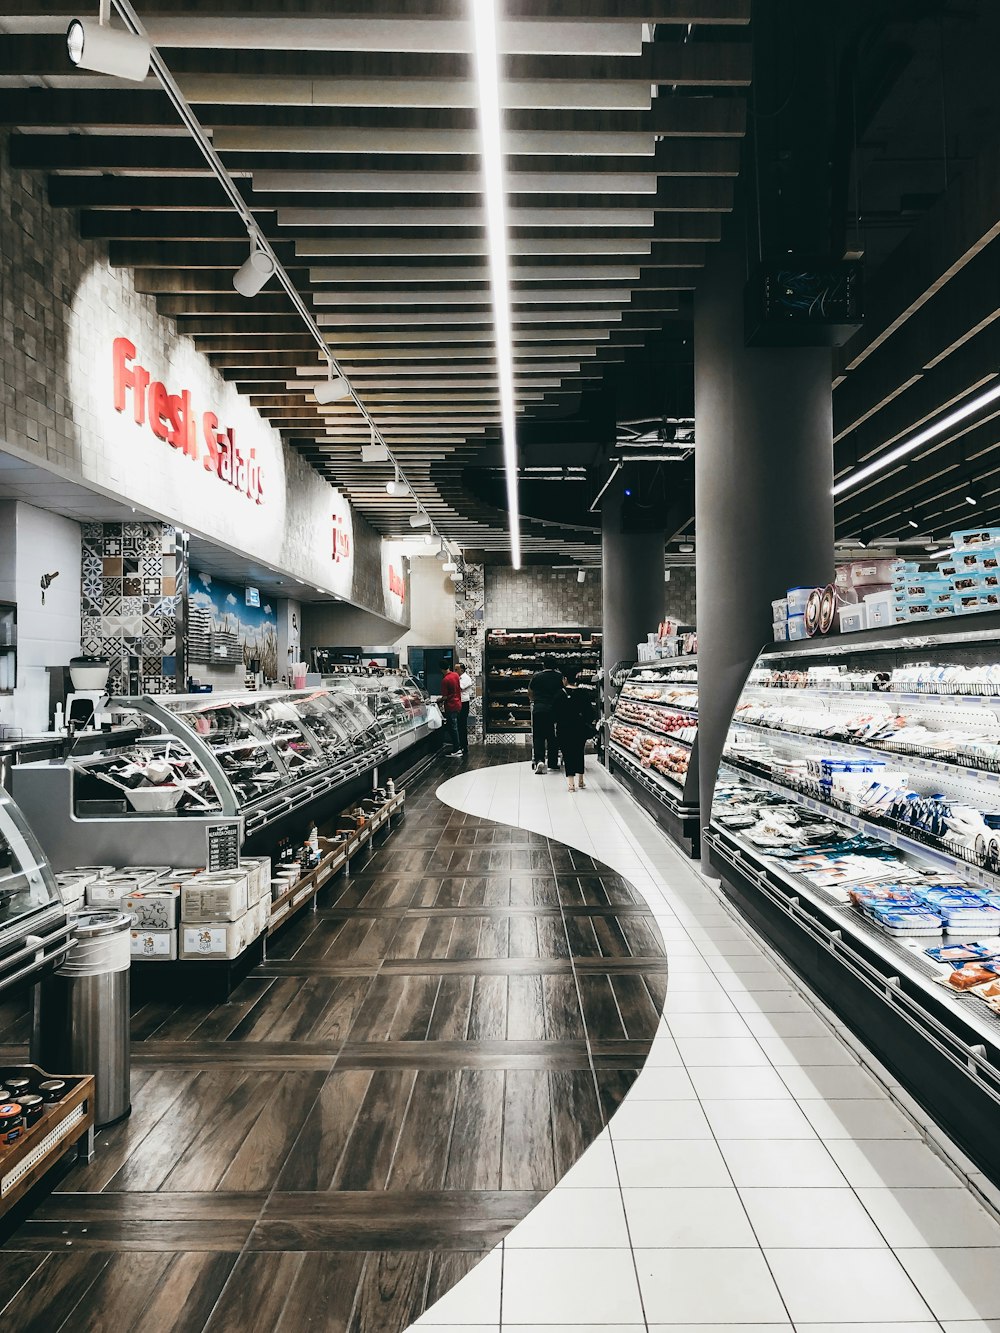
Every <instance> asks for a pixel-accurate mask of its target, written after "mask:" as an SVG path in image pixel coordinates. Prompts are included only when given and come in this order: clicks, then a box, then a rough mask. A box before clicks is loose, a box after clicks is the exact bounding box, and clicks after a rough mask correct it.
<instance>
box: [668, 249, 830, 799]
mask: <svg viewBox="0 0 1000 1333" xmlns="http://www.w3.org/2000/svg"><path fill="white" fill-rule="evenodd" d="M745 280H746V267H745V259H744V253H743V245H742V236H740V242H739V244H734V243H733V242H732V240H730V241H728V242H724V243H723V245H722V246H720V247H719V251H718V253H717V254H716V255H715V256H714V257H713V260H712V262H711V263H710V265H709V267H708V269H707V270H706V272H705V275H704V278H703V279H702V281H701V283H700V284H699V286H698V290H697V292H696V295H695V312H694V392H695V421H696V438H697V446H696V450H695V459H696V464H695V524H696V529H697V576H698V699H699V716H698V748H699V756H700V775H701V810H702V823H703V825H704V824H707V823H708V818H709V813H710V811H711V802H712V792H713V789H714V785H715V779H716V775H717V770H718V763H719V757H720V755H721V753H722V748H723V744H724V742H725V738H726V728H727V724H728V722H729V719H730V717H731V715H732V710H733V707H734V706H735V704H736V700H737V698H738V696H739V692H740V687H741V686H742V684H743V681H744V679H745V677H746V674H747V671H748V670H749V668H750V666H751V664H752V662H753V660H754V658H755V657H756V655H757V653H758V651H759V650H760V648H761V647H762V646H763V645H764V644H765V643H768V642H769V641H770V639H771V601H772V600H773V599H775V598H779V597H783V596H784V595H785V592H786V590H787V589H788V588H790V587H795V586H797V585H813V584H822V583H829V582H830V580H831V579H832V578H833V564H834V554H833V497H832V495H831V488H832V485H833V409H832V384H831V357H830V352H829V349H827V348H793V349H790V348H758V347H746V346H745V345H744V340H743V288H744V283H745Z"/></svg>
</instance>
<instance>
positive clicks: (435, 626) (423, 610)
mask: <svg viewBox="0 0 1000 1333" xmlns="http://www.w3.org/2000/svg"><path fill="white" fill-rule="evenodd" d="M454 642H455V585H454V583H452V581H451V579H450V578H449V577H448V575H447V574H445V573H444V572H443V571H442V569H441V561H440V560H435V559H434V558H433V557H431V556H418V557H416V558H414V559H411V560H410V628H409V630H408V631H407V632H406V633H405V634H404V635H402V637H401V638H399V639H397V641H396V647H397V649H398V650H399V652H400V654H403V653H405V650H406V649H407V648H408V647H409V646H410V644H413V645H414V647H418V648H422V647H438V646H443V647H447V646H448V645H451V644H454Z"/></svg>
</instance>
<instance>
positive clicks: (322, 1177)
mask: <svg viewBox="0 0 1000 1333" xmlns="http://www.w3.org/2000/svg"><path fill="white" fill-rule="evenodd" d="M371 1079H372V1075H371V1074H370V1073H369V1072H368V1071H367V1070H354V1071H348V1072H346V1073H341V1072H338V1073H335V1074H331V1075H330V1076H329V1077H328V1078H327V1080H326V1082H325V1083H324V1084H323V1087H322V1089H321V1090H320V1094H319V1096H318V1098H317V1099H316V1101H315V1103H314V1104H313V1107H312V1109H311V1110H310V1112H309V1114H308V1115H307V1116H306V1119H305V1123H304V1124H303V1126H302V1130H301V1132H300V1134H299V1137H298V1139H297V1140H296V1142H295V1145H294V1151H293V1152H291V1153H290V1154H289V1156H288V1159H287V1161H286V1162H285V1165H284V1166H283V1167H282V1169H281V1171H280V1173H279V1175H278V1180H277V1188H278V1189H281V1190H310V1189H312V1190H326V1189H329V1188H330V1186H331V1184H332V1182H333V1178H334V1175H335V1173H336V1170H337V1165H338V1163H339V1162H340V1158H341V1156H342V1154H343V1151H344V1148H345V1147H346V1145H347V1141H348V1139H349V1138H350V1136H351V1132H352V1130H353V1128H354V1122H355V1119H356V1118H357V1115H358V1111H359V1110H360V1109H361V1105H362V1103H363V1102H364V1099H365V1094H366V1093H367V1091H368V1085H369V1083H370V1082H371Z"/></svg>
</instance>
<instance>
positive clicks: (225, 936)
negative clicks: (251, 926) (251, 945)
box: [180, 917, 246, 960]
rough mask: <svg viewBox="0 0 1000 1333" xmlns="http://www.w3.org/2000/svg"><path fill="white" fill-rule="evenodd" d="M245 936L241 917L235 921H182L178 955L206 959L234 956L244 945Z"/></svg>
mask: <svg viewBox="0 0 1000 1333" xmlns="http://www.w3.org/2000/svg"><path fill="white" fill-rule="evenodd" d="M245 937H246V926H245V924H244V921H243V918H242V917H241V918H239V920H237V921H205V922H203V923H201V924H198V925H194V924H192V925H189V924H188V923H187V922H182V924H181V928H180V942H181V947H180V956H181V958H200V959H207V960H212V959H218V960H221V959H226V958H235V957H236V956H237V954H241V953H242V952H243V950H244V948H245V947H246V943H245Z"/></svg>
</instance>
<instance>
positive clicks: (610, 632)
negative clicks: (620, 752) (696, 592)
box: [601, 477, 666, 713]
mask: <svg viewBox="0 0 1000 1333" xmlns="http://www.w3.org/2000/svg"><path fill="white" fill-rule="evenodd" d="M622 498H623V496H622V483H621V479H620V477H619V478H616V480H615V481H614V482H613V483H612V485H611V487H610V489H609V490H608V491H607V492H606V493H605V495H604V498H603V500H602V502H601V504H602V507H601V566H602V584H603V593H602V596H603V608H602V610H603V630H604V702H605V710H606V712H608V713H610V712H611V707H610V699H611V690H610V688H609V682H608V671H609V670H610V669H611V667H613V666H614V665H615V663H616V662H625V661H628V662H634V661H635V657H636V645H637V644H639V643H642V642H643V641H644V640H645V638H646V635H647V634H649V633H650V631H651V630H655V629H656V627H657V625H658V624H659V623H660V621H661V620H662V619H663V615H664V606H665V604H666V593H665V585H664V582H663V532H662V530H661V531H657V532H622V525H621V504H622Z"/></svg>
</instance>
